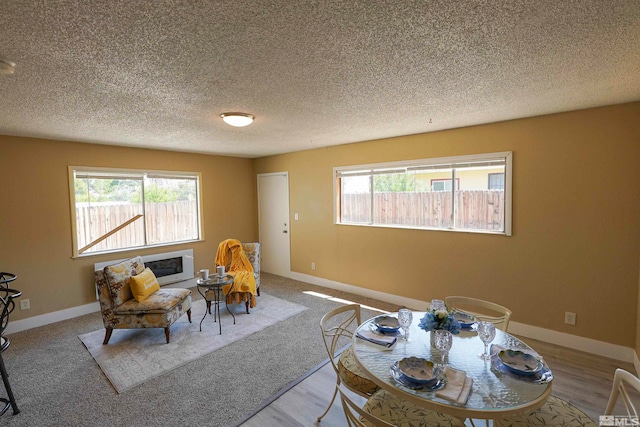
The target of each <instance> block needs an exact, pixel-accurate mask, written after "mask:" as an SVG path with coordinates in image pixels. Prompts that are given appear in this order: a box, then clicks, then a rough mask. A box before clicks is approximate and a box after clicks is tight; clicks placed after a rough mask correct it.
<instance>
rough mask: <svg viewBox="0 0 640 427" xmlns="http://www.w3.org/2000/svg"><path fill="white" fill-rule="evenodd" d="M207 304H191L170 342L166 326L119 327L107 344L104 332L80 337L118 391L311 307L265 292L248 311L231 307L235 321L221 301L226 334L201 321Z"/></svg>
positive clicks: (173, 329)
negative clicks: (189, 313) (167, 339)
mask: <svg viewBox="0 0 640 427" xmlns="http://www.w3.org/2000/svg"><path fill="white" fill-rule="evenodd" d="M205 308H206V306H205V302H204V301H203V300H198V301H195V302H194V303H193V306H192V307H191V320H192V322H193V323H189V321H188V319H187V316H182V317H181V318H180V319H178V321H176V322H175V323H174V324H173V325H171V342H170V343H169V344H167V343H166V341H165V336H164V329H162V328H154V329H116V330H114V331H113V335H112V336H111V340H110V341H109V344H107V345H102V341H103V340H104V334H105V330H104V329H101V330H98V331H95V332H90V333H88V334H83V335H79V336H78V338H80V341H82V343H83V344H84V345H85V347H86V348H87V350H89V352H90V353H91V355H92V356H93V358H94V359H95V361H96V362H97V363H98V365H99V366H100V368H101V369H102V371H103V372H104V374H105V375H106V376H107V378H108V379H109V381H110V382H111V384H112V385H113V387H114V388H115V389H116V391H117V392H118V393H122V392H124V391H126V390H128V389H130V388H132V387H135V386H137V385H139V384H142V383H144V382H145V381H148V380H150V379H152V378H155V377H158V376H160V375H162V374H164V373H166V372H169V371H171V370H173V369H176V368H178V367H180V366H182V365H184V364H186V363H189V362H191V361H193V360H196V359H198V358H200V357H202V356H204V355H206V354H209V353H211V352H213V351H215V350H217V349H219V348H221V347H224V346H226V345H228V344H230V343H232V342H234V341H237V340H240V339H242V338H244V337H247V336H249V335H251V334H254V333H256V332H258V331H261V330H263V329H265V328H268V327H269V326H273V325H275V324H277V323H278V322H281V321H283V320H285V319H288V318H290V317H292V316H294V315H296V314H298V313H301V312H303V311H304V310H307V307H305V306H303V305H300V304H295V303H292V302H289V301H286V300H283V299H280V298H276V297H274V296H270V295H267V294H264V293H262V295H261V296H260V298H259V300H258V305H257V306H256V307H254V308H252V309H251V314H246V312H245V311H244V304H241V305H237V304H234V305H231V306H230V309H231V310H232V311H233V312H234V314H235V316H236V324H235V325H234V324H233V318H232V317H231V315H230V314H229V312H227V310H226V308H225V307H224V304H221V307H220V313H221V317H222V335H220V330H219V324H218V323H217V322H214V321H213V317H212V316H211V315H209V314H207V316H206V317H205V318H204V321H203V322H202V331H200V327H199V324H200V320H201V319H202V316H203V315H204V313H205Z"/></svg>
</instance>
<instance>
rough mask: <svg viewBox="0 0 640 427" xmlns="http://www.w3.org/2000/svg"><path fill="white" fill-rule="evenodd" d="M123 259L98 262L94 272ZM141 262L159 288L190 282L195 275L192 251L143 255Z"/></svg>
mask: <svg viewBox="0 0 640 427" xmlns="http://www.w3.org/2000/svg"><path fill="white" fill-rule="evenodd" d="M124 259H126V258H124ZM124 259H116V260H113V261H106V262H98V263H96V264H94V270H102V269H103V268H105V267H106V266H107V265H112V264H117V263H118V262H120V261H124ZM142 261H144V265H145V267H149V268H150V269H151V271H153V274H155V276H156V278H157V279H158V283H159V284H160V285H161V286H162V285H168V284H170V283H176V282H182V281H184V280H190V279H193V277H194V275H195V274H194V271H193V268H194V267H193V249H185V250H182V251H174V252H166V253H162V254H152V255H143V256H142Z"/></svg>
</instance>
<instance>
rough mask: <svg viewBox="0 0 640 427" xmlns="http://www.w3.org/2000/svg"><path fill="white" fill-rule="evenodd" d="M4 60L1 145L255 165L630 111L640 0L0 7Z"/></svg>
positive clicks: (157, 1)
mask: <svg viewBox="0 0 640 427" xmlns="http://www.w3.org/2000/svg"><path fill="white" fill-rule="evenodd" d="M0 57H2V58H4V59H5V60H8V61H11V62H14V63H15V64H16V66H15V72H14V73H13V74H12V75H0V100H1V102H0V134H4V135H19V136H33V137H42V138H48V139H55V140H67V141H81V142H87V143H99V144H111V145H122V146H134V147H147V148H155V149H163V150H174V151H185V152H197V153H211V154H220V155H227V156H240V157H247V158H255V157H261V156H267V155H273V154H280V153H285V152H293V151H300V150H307V149H312V148H319V147H326V146H331V145H338V144H346V143H351V142H358V141H364V140H371V139H378V138H385V137H390V136H398V135H408V134H415V133H422V132H432V131H437V130H442V129H451V128H457V127H462V126H470V125H476V124H481V123H489V122H496V121H502V120H509V119H516V118H521V117H530V116H538V115H543V114H550V113H556V112H562V111H569V110H576V109H583V108H590V107H596V106H603V105H611V104H618V103H625V102H631V101H638V100H640V1H637V0H607V1H601V0H580V1H576V0H563V1H558V0H536V1H530V0H512V1H489V0H485V1H474V0H464V1H453V0H443V1H434V0H425V1H409V0H386V1H385V0H349V1H347V0H345V1H335V0H334V1H321V0H317V1H295V0H254V1H249V0H232V1H229V0H219V1H213V0H184V1H178V0H173V1H170V0H153V1H151V0H148V1H132V0H48V1H45V0H39V1H35V0H31V1H27V0H2V1H0ZM229 111H240V112H245V113H250V114H253V115H255V117H256V119H255V122H254V123H253V124H252V125H250V126H248V127H245V128H233V127H231V126H229V125H226V124H225V123H223V122H222V120H221V119H220V117H219V115H220V114H221V113H224V112H229Z"/></svg>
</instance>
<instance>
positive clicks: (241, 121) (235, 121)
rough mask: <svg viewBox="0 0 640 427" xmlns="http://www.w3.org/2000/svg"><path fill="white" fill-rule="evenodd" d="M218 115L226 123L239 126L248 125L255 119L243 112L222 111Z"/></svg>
mask: <svg viewBox="0 0 640 427" xmlns="http://www.w3.org/2000/svg"><path fill="white" fill-rule="evenodd" d="M220 117H222V120H224V122H225V123H226V124H228V125H231V126H235V127H239V128H241V127H243V126H248V125H250V124H251V123H253V119H255V117H253V116H252V115H251V114H245V113H222V114H220Z"/></svg>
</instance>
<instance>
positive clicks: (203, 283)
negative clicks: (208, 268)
mask: <svg viewBox="0 0 640 427" xmlns="http://www.w3.org/2000/svg"><path fill="white" fill-rule="evenodd" d="M232 283H233V276H231V275H230V274H225V275H224V276H218V275H217V274H212V275H210V276H209V278H208V279H206V280H205V279H198V280H196V285H197V289H198V293H199V294H200V295H202V298H204V299H205V301H206V300H207V297H206V296H205V294H203V293H202V291H201V290H200V288H205V289H207V290H210V291H212V292H213V296H214V299H213V301H212V302H213V321H214V322H216V321H217V320H220V322H218V324H219V326H220V335H222V320H221V319H220V301H221V300H222V297H224V293H223V292H222V287H223V286H226V285H231V284H232ZM205 292H206V291H205ZM225 305H226V304H225ZM226 307H227V311H228V312H229V314H230V315H231V317H233V324H234V325H235V324H236V316H234V315H233V313H232V312H231V310H229V306H228V305H227V306H226ZM207 311H208V310H207V308H206V307H205V309H204V316H202V320H200V332H202V321H203V320H204V318H205V317H207ZM216 319H217V320H216Z"/></svg>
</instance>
